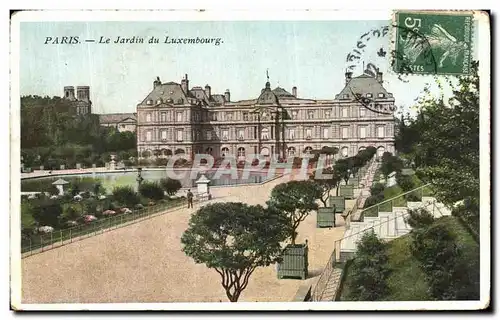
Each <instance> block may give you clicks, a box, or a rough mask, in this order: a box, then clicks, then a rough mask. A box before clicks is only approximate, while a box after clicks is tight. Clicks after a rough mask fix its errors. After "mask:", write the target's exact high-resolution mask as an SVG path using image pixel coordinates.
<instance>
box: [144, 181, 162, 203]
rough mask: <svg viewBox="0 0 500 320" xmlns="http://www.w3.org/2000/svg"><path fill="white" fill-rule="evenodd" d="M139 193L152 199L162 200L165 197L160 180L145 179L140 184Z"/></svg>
mask: <svg viewBox="0 0 500 320" xmlns="http://www.w3.org/2000/svg"><path fill="white" fill-rule="evenodd" d="M139 193H140V194H141V195H142V196H143V197H146V198H148V199H151V200H161V199H163V198H164V197H165V193H164V192H163V189H162V187H160V184H159V183H158V182H148V181H145V182H143V183H141V185H140V186H139Z"/></svg>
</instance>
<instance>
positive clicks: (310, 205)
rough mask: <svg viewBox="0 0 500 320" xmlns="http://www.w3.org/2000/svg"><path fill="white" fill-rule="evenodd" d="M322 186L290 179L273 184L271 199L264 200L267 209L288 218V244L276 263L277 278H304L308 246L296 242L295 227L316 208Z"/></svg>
mask: <svg viewBox="0 0 500 320" xmlns="http://www.w3.org/2000/svg"><path fill="white" fill-rule="evenodd" d="M321 194H322V189H321V187H320V186H319V185H318V184H317V183H316V182H315V181H313V180H303V181H290V182H287V183H282V184H279V185H277V186H276V187H274V189H273V190H272V191H271V198H270V199H269V201H268V202H267V205H268V207H269V209H270V210H275V211H276V212H279V213H280V214H283V215H285V217H286V218H287V220H288V221H289V228H288V230H287V232H288V234H289V237H288V238H289V239H290V240H291V244H288V245H287V246H286V247H285V249H284V250H283V254H282V257H281V258H282V259H281V261H280V262H279V264H278V278H280V279H281V278H284V277H300V278H302V279H305V278H306V277H307V269H308V260H307V259H308V246H307V241H306V243H302V244H296V243H295V240H296V238H297V231H296V230H297V228H298V226H299V225H300V223H301V222H302V221H304V220H305V219H306V217H307V216H308V215H309V213H310V212H311V211H314V210H317V209H318V204H317V200H318V199H320V198H321Z"/></svg>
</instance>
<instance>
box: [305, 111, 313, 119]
mask: <svg viewBox="0 0 500 320" xmlns="http://www.w3.org/2000/svg"><path fill="white" fill-rule="evenodd" d="M307 119H314V111H312V110H311V111H307Z"/></svg>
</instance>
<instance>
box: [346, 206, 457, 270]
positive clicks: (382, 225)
mask: <svg viewBox="0 0 500 320" xmlns="http://www.w3.org/2000/svg"><path fill="white" fill-rule="evenodd" d="M398 197H400V196H398ZM421 208H422V209H425V210H427V211H428V212H429V213H431V214H432V215H433V216H434V218H440V217H442V216H449V215H451V210H450V209H449V208H447V207H446V206H445V205H444V204H442V203H440V202H437V201H436V199H435V198H434V197H422V201H419V202H410V201H409V202H407V205H406V207H392V212H379V213H378V216H377V217H364V219H363V221H351V223H350V227H349V229H346V231H345V233H344V237H343V238H342V239H341V243H340V261H346V260H348V259H350V258H352V257H353V256H354V254H355V252H356V249H357V242H358V241H359V240H360V239H361V238H362V237H363V235H364V234H365V233H366V232H370V230H373V231H374V232H375V234H376V235H377V236H378V237H379V238H380V239H382V240H385V241H390V240H393V239H395V238H398V237H400V236H403V235H405V234H408V233H409V232H410V231H411V227H410V226H409V225H408V224H407V223H406V217H407V216H408V215H409V214H408V211H409V210H415V209H421Z"/></svg>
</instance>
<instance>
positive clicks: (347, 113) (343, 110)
mask: <svg viewBox="0 0 500 320" xmlns="http://www.w3.org/2000/svg"><path fill="white" fill-rule="evenodd" d="M342 117H343V118H347V117H349V110H348V109H347V108H342Z"/></svg>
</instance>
